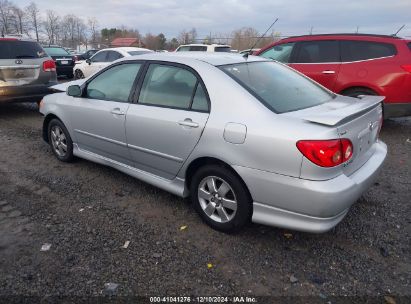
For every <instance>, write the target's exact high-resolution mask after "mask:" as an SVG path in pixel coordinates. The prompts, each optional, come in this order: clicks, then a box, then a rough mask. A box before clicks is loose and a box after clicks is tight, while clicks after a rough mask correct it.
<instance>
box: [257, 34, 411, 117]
mask: <svg viewBox="0 0 411 304" xmlns="http://www.w3.org/2000/svg"><path fill="white" fill-rule="evenodd" d="M256 55H258V56H262V57H265V58H269V59H274V60H277V61H279V62H283V63H285V64H287V65H289V66H290V67H292V68H294V69H296V70H298V71H300V72H301V73H303V74H305V75H307V76H308V77H310V78H312V79H313V80H315V81H317V82H318V83H320V84H322V85H323V86H325V87H326V88H328V89H330V90H332V91H334V92H336V93H338V94H342V95H347V96H353V97H357V96H359V95H381V96H385V97H386V99H385V101H384V116H385V117H386V118H388V117H397V116H408V115H411V40H406V39H402V38H399V37H396V36H384V35H367V34H326V35H308V36H297V37H289V38H286V39H282V40H280V41H277V42H274V43H272V44H270V45H269V46H267V47H265V48H263V49H261V50H260V51H259V52H257V53H256Z"/></svg>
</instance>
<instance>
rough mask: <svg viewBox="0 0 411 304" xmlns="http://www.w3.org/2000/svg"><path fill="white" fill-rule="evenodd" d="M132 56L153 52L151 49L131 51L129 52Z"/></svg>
mask: <svg viewBox="0 0 411 304" xmlns="http://www.w3.org/2000/svg"><path fill="white" fill-rule="evenodd" d="M127 53H128V54H129V55H130V56H135V55H143V54H148V53H152V52H150V51H131V52H127Z"/></svg>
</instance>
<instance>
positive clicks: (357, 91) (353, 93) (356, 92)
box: [342, 88, 378, 98]
mask: <svg viewBox="0 0 411 304" xmlns="http://www.w3.org/2000/svg"><path fill="white" fill-rule="evenodd" d="M342 95H345V96H350V97H355V98H357V97H358V96H360V95H378V94H377V93H376V92H374V91H373V90H370V89H367V88H352V89H348V90H345V91H344V92H342Z"/></svg>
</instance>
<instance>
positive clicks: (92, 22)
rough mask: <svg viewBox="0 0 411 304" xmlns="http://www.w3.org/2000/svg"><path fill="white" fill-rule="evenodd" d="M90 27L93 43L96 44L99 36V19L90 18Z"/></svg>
mask: <svg viewBox="0 0 411 304" xmlns="http://www.w3.org/2000/svg"><path fill="white" fill-rule="evenodd" d="M88 28H89V32H90V36H91V37H90V38H91V43H92V44H93V45H95V44H96V42H97V38H98V21H97V19H96V18H95V17H92V18H88Z"/></svg>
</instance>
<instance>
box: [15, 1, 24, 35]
mask: <svg viewBox="0 0 411 304" xmlns="http://www.w3.org/2000/svg"><path fill="white" fill-rule="evenodd" d="M12 11H13V15H14V19H15V27H16V31H17V33H19V34H23V33H24V32H25V31H26V13H25V12H24V11H23V10H22V9H21V8H19V7H18V6H13V7H12Z"/></svg>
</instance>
